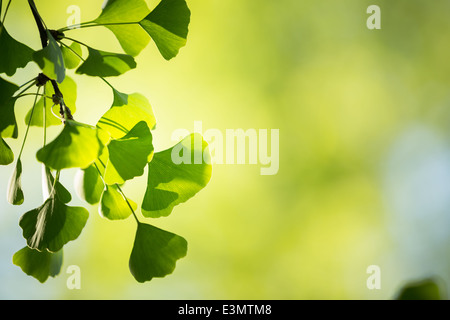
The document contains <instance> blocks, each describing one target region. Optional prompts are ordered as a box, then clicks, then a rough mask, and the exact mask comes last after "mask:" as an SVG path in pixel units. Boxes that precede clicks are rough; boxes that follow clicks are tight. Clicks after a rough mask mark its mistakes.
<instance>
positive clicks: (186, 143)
mask: <svg viewBox="0 0 450 320" xmlns="http://www.w3.org/2000/svg"><path fill="white" fill-rule="evenodd" d="M209 157H210V155H209V149H208V144H207V143H206V141H204V140H203V138H202V137H201V136H200V135H198V134H192V135H190V136H188V137H187V138H185V139H184V140H183V141H181V142H180V143H178V144H177V145H175V146H174V147H173V148H170V149H167V150H165V151H161V152H157V153H155V154H154V155H153V160H152V161H151V162H150V163H149V164H148V184H147V190H146V192H145V195H144V200H143V202H142V213H143V215H144V216H145V217H151V218H158V217H165V216H168V215H169V214H170V213H171V212H172V210H173V208H174V207H175V206H176V205H178V204H180V203H182V202H185V201H187V200H188V199H190V198H191V197H193V196H194V195H195V194H196V193H197V192H199V191H200V190H201V189H202V188H204V187H205V186H206V185H207V184H208V182H209V180H210V178H211V172H212V166H211V164H210V159H209Z"/></svg>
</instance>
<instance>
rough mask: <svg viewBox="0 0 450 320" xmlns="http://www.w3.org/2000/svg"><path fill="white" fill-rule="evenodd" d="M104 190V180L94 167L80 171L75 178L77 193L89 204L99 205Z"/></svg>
mask: <svg viewBox="0 0 450 320" xmlns="http://www.w3.org/2000/svg"><path fill="white" fill-rule="evenodd" d="M104 188H105V185H104V183H103V180H102V179H101V178H100V175H99V173H98V171H97V169H96V168H95V166H94V165H90V166H89V167H87V168H86V169H83V170H79V171H78V173H77V175H76V177H75V191H76V192H77V195H78V196H79V197H80V198H81V199H83V200H84V201H86V202H87V203H89V204H92V205H94V204H97V203H98V202H99V201H100V197H101V196H102V193H103V190H104Z"/></svg>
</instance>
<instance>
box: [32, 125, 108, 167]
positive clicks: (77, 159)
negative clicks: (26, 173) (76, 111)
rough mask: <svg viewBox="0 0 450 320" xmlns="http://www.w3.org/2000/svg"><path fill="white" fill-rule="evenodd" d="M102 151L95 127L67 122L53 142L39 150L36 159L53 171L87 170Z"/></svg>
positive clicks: (101, 144)
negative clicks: (67, 169) (66, 169)
mask: <svg viewBox="0 0 450 320" xmlns="http://www.w3.org/2000/svg"><path fill="white" fill-rule="evenodd" d="M102 149H103V143H102V142H101V140H100V138H99V134H98V132H97V129H96V128H95V127H92V126H89V125H85V124H82V123H79V122H76V121H71V120H67V121H66V124H65V125H64V129H63V130H62V131H61V133H60V134H59V135H58V137H56V139H55V140H53V141H52V142H50V143H49V144H47V145H46V146H45V147H43V148H41V149H40V150H39V151H38V152H37V154H36V157H37V159H38V160H39V161H40V162H42V163H44V164H45V165H46V166H47V167H49V168H51V169H54V170H62V169H65V168H82V169H83V168H87V167H88V166H89V165H90V164H92V163H93V162H94V161H95V160H96V159H97V158H98V156H99V155H100V154H101V152H102Z"/></svg>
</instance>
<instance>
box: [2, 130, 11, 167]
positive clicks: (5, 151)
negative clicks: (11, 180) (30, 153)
mask: <svg viewBox="0 0 450 320" xmlns="http://www.w3.org/2000/svg"><path fill="white" fill-rule="evenodd" d="M13 162H14V153H13V152H12V150H11V148H10V147H9V146H8V144H7V143H6V142H5V140H3V138H1V137H0V165H3V166H5V165H8V164H11V163H13Z"/></svg>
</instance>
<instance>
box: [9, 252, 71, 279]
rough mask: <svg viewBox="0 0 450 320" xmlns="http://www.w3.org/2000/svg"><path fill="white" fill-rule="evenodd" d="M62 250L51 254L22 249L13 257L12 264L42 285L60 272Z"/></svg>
mask: <svg viewBox="0 0 450 320" xmlns="http://www.w3.org/2000/svg"><path fill="white" fill-rule="evenodd" d="M62 261H63V250H60V251H58V252H55V253H52V252H48V251H42V252H41V251H38V250H35V249H31V248H29V247H24V248H22V249H21V250H19V251H17V252H16V253H15V254H14V256H13V263H14V264H15V265H16V266H19V267H20V268H21V269H22V271H23V272H25V273H26V274H28V275H29V276H32V277H34V278H36V279H37V280H38V281H39V282H41V283H44V282H45V281H47V279H48V277H49V276H50V277H55V276H57V275H58V274H59V273H60V272H61V266H62Z"/></svg>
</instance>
